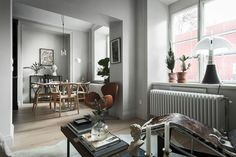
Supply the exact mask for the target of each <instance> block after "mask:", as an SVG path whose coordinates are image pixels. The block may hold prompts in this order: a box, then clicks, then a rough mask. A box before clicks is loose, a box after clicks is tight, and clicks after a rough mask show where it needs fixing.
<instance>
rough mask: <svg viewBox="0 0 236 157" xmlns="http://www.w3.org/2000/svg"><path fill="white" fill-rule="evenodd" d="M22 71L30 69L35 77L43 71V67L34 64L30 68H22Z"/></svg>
mask: <svg viewBox="0 0 236 157" xmlns="http://www.w3.org/2000/svg"><path fill="white" fill-rule="evenodd" d="M24 69H31V70H34V74H35V75H38V72H39V71H40V70H41V69H45V67H44V66H42V65H40V64H39V63H37V62H34V63H33V64H32V65H31V66H30V67H24Z"/></svg>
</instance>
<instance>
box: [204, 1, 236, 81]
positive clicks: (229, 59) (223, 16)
mask: <svg viewBox="0 0 236 157" xmlns="http://www.w3.org/2000/svg"><path fill="white" fill-rule="evenodd" d="M235 5H236V1H235V0H214V1H207V2H205V3H204V16H203V17H204V22H203V23H204V27H203V28H204V29H203V30H204V34H203V35H204V37H205V36H215V35H217V36H221V37H224V38H225V39H227V40H229V41H230V42H231V43H232V46H233V48H232V50H231V51H227V50H224V49H218V50H216V51H215V53H214V54H215V57H214V62H215V64H216V66H217V71H218V74H219V76H220V78H221V80H222V81H223V82H229V83H230V82H234V81H236V74H235V69H234V67H235V64H236V52H235V51H234V50H235V48H236V47H235V45H236V9H235ZM219 10H223V11H219Z"/></svg>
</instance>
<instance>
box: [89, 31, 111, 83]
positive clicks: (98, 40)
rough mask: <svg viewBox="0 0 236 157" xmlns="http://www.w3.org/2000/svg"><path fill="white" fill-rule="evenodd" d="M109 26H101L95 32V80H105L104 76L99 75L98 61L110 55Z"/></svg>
mask: <svg viewBox="0 0 236 157" xmlns="http://www.w3.org/2000/svg"><path fill="white" fill-rule="evenodd" d="M109 54H110V53H109V28H108V27H100V28H99V29H97V30H95V32H94V67H93V68H94V70H93V71H94V80H96V81H103V80H104V78H103V77H101V76H98V75H97V72H98V69H99V68H100V65H98V61H99V60H101V59H104V58H106V57H109Z"/></svg>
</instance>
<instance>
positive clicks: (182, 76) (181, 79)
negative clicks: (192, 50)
mask: <svg viewBox="0 0 236 157" xmlns="http://www.w3.org/2000/svg"><path fill="white" fill-rule="evenodd" d="M188 59H190V57H188V56H185V55H182V56H181V57H180V58H179V60H180V61H181V70H182V72H178V73H177V77H178V83H185V82H186V75H187V72H186V71H187V70H188V69H189V68H190V66H191V64H190V63H188V64H186V61H187V60H188Z"/></svg>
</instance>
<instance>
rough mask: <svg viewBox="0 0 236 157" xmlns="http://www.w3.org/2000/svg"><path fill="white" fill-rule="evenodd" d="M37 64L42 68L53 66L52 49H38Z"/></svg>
mask: <svg viewBox="0 0 236 157" xmlns="http://www.w3.org/2000/svg"><path fill="white" fill-rule="evenodd" d="M39 64H40V65H42V66H52V65H53V64H54V50H53V49H45V48H40V49H39Z"/></svg>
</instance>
